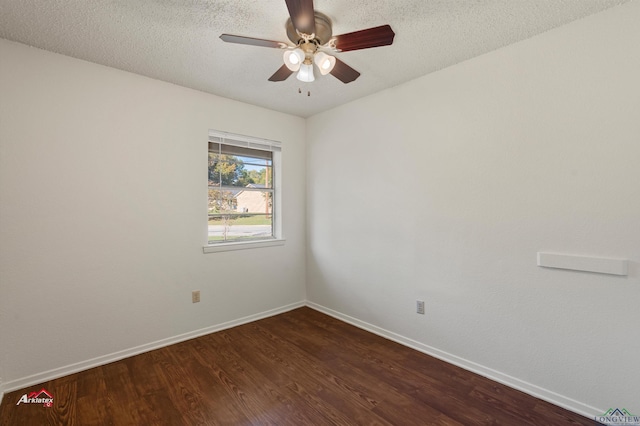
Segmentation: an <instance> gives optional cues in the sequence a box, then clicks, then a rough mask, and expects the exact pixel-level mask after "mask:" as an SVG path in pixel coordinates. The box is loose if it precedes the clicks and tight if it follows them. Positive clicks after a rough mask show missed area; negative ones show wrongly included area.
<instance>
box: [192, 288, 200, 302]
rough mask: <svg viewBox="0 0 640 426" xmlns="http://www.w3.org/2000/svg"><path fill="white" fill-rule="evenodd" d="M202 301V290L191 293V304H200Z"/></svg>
mask: <svg viewBox="0 0 640 426" xmlns="http://www.w3.org/2000/svg"><path fill="white" fill-rule="evenodd" d="M199 301H200V290H194V291H192V292H191V303H198V302H199Z"/></svg>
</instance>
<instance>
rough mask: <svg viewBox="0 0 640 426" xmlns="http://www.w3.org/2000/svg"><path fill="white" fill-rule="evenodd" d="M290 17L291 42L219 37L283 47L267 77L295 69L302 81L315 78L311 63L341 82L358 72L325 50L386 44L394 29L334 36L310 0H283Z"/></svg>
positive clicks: (282, 77) (385, 27) (279, 76)
mask: <svg viewBox="0 0 640 426" xmlns="http://www.w3.org/2000/svg"><path fill="white" fill-rule="evenodd" d="M285 2H286V4H287V9H288V10H289V16H290V18H289V19H288V20H287V24H286V30H287V37H288V38H289V40H291V42H292V43H293V44H294V45H293V46H291V45H289V44H287V43H282V42H278V41H272V40H264V39H259V38H253V37H244V36H237V35H232V34H222V35H221V36H220V38H221V39H222V40H223V41H225V42H228V43H238V44H248V45H252V46H260V47H270V48H278V49H286V50H285V52H284V54H283V60H284V65H283V66H282V67H280V69H278V71H276V72H275V73H274V74H273V75H272V76H271V77H269V81H284V80H286V79H287V78H288V77H289V76H290V75H291V74H293V73H294V72H297V73H298V74H297V75H296V78H297V79H298V80H300V81H304V82H309V83H310V82H312V81H314V80H315V76H314V74H313V64H316V66H317V67H318V70H319V71H320V74H321V75H327V74H331V75H333V76H334V77H336V78H337V79H338V80H340V81H342V82H343V83H345V84H346V83H350V82H352V81H354V80H356V79H357V78H358V77H359V76H360V73H359V72H358V71H356V70H354V69H353V68H351V67H350V66H349V65H347V64H345V63H344V62H342V61H341V60H340V59H338V58H336V57H335V56H333V55H329V54H327V53H326V52H327V51H329V52H336V53H338V52H346V51H351V50H360V49H369V48H372V47H379V46H388V45H390V44H392V43H393V38H394V37H395V33H394V32H393V30H392V29H391V27H390V26H389V25H382V26H379V27H374V28H369V29H365V30H360V31H355V32H352V33H347V34H342V35H338V36H335V37H333V36H332V35H333V31H332V28H331V26H332V24H331V20H330V19H329V17H328V16H326V15H324V14H322V13H320V12H316V11H315V10H314V8H313V0H285Z"/></svg>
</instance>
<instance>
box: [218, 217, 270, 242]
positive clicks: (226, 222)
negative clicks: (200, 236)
mask: <svg viewBox="0 0 640 426" xmlns="http://www.w3.org/2000/svg"><path fill="white" fill-rule="evenodd" d="M272 236H273V217H272V215H271V214H237V213H236V214H212V215H209V243H217V242H223V241H242V240H252V239H264V238H269V237H272Z"/></svg>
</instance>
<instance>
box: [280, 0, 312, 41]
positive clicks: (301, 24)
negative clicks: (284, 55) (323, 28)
mask: <svg viewBox="0 0 640 426" xmlns="http://www.w3.org/2000/svg"><path fill="white" fill-rule="evenodd" d="M285 1H286V2H287V9H289V16H291V22H293V27H294V28H295V29H296V30H298V31H300V32H301V33H305V34H308V35H311V34H314V33H315V32H316V18H315V12H314V10H313V0H285Z"/></svg>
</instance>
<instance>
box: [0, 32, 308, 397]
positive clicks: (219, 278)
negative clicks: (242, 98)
mask: <svg viewBox="0 0 640 426" xmlns="http://www.w3.org/2000/svg"><path fill="white" fill-rule="evenodd" d="M0 94H1V95H0V120H2V121H1V123H0V270H1V271H2V275H1V280H2V283H1V285H0V387H4V389H5V390H10V389H12V388H15V387H17V386H20V385H21V384H24V383H29V382H33V381H34V380H38V379H39V378H42V377H45V376H46V372H49V371H51V370H54V373H55V374H59V373H60V372H61V371H64V368H65V367H68V366H70V365H75V364H76V363H81V365H85V364H86V362H87V360H91V359H93V358H96V357H102V358H99V359H98V361H100V360H102V361H104V359H105V358H104V357H105V356H106V357H107V358H108V356H109V355H110V354H113V353H115V352H117V351H127V350H130V349H131V348H135V347H139V346H140V345H145V344H151V343H153V342H157V341H159V340H161V339H167V338H172V337H175V336H178V335H181V334H183V333H191V332H194V331H197V330H199V329H202V328H206V327H211V326H216V325H220V324H224V323H226V322H228V321H235V320H239V319H241V318H243V317H246V316H251V315H256V314H258V315H259V314H260V313H264V312H270V311H271V310H274V309H275V310H277V309H280V308H283V307H287V306H290V305H291V304H295V303H301V302H302V301H304V299H305V287H304V280H305V257H304V250H305V249H304V248H305V244H306V243H305V169H304V158H305V144H304V138H305V133H304V129H305V121H304V120H303V119H301V118H298V117H293V116H289V115H286V114H281V113H276V112H273V111H268V110H265V109H261V108H258V107H254V106H250V105H246V104H242V103H239V102H235V101H231V100H228V99H223V98H219V97H216V96H212V95H208V94H204V93H201V92H197V91H193V90H189V89H185V88H182V87H179V86H175V85H171V84H167V83H163V82H159V81H156V80H152V79H149V78H145V77H141V76H138V75H134V74H130V73H125V72H122V71H118V70H115V69H111V68H106V67H102V66H99V65H96V64H92V63H88V62H83V61H79V60H76V59H72V58H69V57H64V56H61V55H56V54H53V53H49V52H45V51H42V50H38V49H33V48H29V47H27V46H24V45H20V44H16V43H12V42H8V41H6V40H0ZM210 128H211V129H217V130H223V131H228V132H234V133H241V134H245V135H250V136H256V137H264V138H268V139H273V140H279V141H282V144H283V154H282V155H283V163H284V164H283V172H282V176H283V186H284V188H283V204H284V205H283V212H282V214H283V216H284V221H285V225H284V237H285V238H286V239H287V241H286V244H285V245H284V246H280V247H269V248H261V249H253V250H243V251H235V252H225V253H215V254H203V252H202V247H203V245H204V244H205V242H206V229H207V228H206V226H207V224H206V220H207V216H206V214H207V213H206V209H207V199H206V197H207V195H206V194H207V188H206V185H207V181H206V179H207V171H206V168H207V131H208V129H210ZM192 290H200V291H201V302H200V303H198V304H192V303H191V291H192ZM82 363H85V364H82ZM60 368H62V370H56V369H60ZM34 374H35V375H36V376H34V377H30V376H31V375H34ZM55 374H54V375H55Z"/></svg>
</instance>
